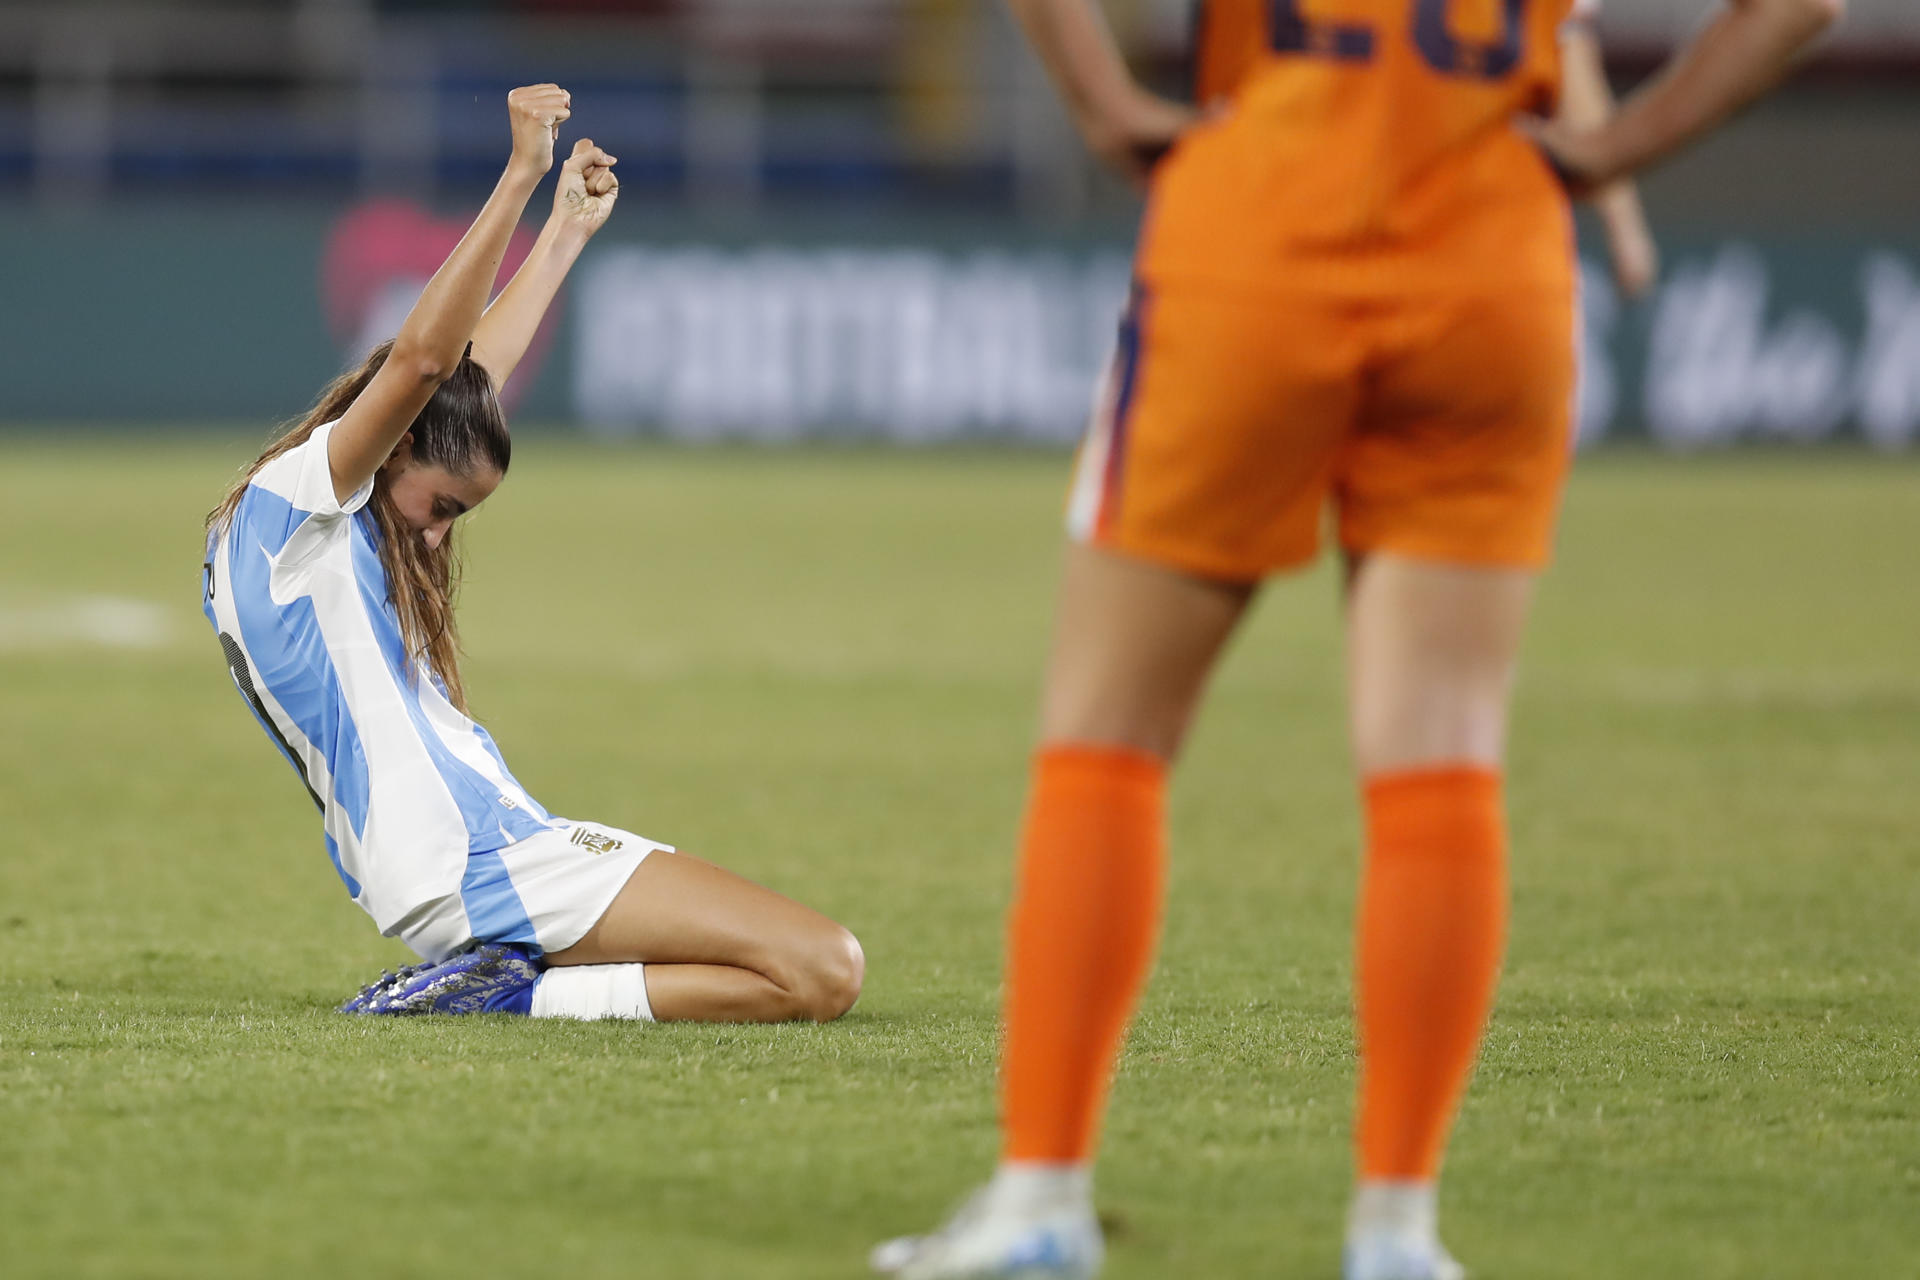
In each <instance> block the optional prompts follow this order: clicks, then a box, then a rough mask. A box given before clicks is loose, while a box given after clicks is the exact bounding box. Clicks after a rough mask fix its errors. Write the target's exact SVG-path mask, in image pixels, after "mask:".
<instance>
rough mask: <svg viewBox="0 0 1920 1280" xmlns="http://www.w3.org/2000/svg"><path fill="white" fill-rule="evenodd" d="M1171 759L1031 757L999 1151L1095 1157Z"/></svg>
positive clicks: (1135, 965)
mask: <svg viewBox="0 0 1920 1280" xmlns="http://www.w3.org/2000/svg"><path fill="white" fill-rule="evenodd" d="M1166 773H1167V771H1166V765H1165V764H1163V763H1162V762H1161V761H1160V760H1159V759H1158V758H1156V757H1154V756H1151V755H1148V754H1146V753H1145V752H1140V751H1133V750H1128V749H1125V748H1114V747H1091V746H1057V747H1049V748H1047V749H1045V750H1043V751H1041V752H1040V754H1039V756H1038V757H1037V758H1036V759H1035V761H1034V774H1033V793H1032V796H1031V798H1030V799H1029V801H1028V809H1027V822H1026V830H1025V833H1024V836H1023V838H1022V842H1021V859H1020V880H1019V888H1018V891H1017V895H1016V898H1015V901H1014V906H1013V920H1012V927H1011V930H1010V935H1011V936H1010V938H1009V957H1008V964H1007V1010H1006V1021H1007V1025H1006V1047H1005V1049H1004V1050H1003V1055H1002V1064H1001V1092H1002V1102H1003V1109H1004V1117H1005V1120H1004V1123H1005V1137H1006V1145H1005V1148H1004V1155H1005V1158H1006V1159H1008V1160H1023V1161H1043V1162H1048V1163H1066V1162H1072V1161H1080V1160H1087V1159H1090V1158H1091V1157H1092V1155H1093V1148H1094V1144H1095V1142H1096V1141H1097V1139H1098V1135H1099V1131H1100V1119H1101V1115H1102V1113H1103V1111H1104V1110H1105V1108H1106V1099H1107V1088H1108V1085H1109V1084H1110V1083H1111V1080H1112V1077H1113V1070H1114V1064H1115V1061H1116V1060H1117V1059H1118V1058H1119V1056H1120V1045H1121V1042H1122V1041H1123V1040H1124V1039H1125V1038H1126V1032H1127V1022H1128V1020H1129V1019H1130V1018H1131V1017H1132V1016H1133V1010H1134V1006H1135V1004H1136V1003H1138V1001H1139V998H1140V992H1141V989H1142V988H1143V987H1145V986H1146V982H1147V974H1148V971H1149V970H1150V969H1151V968H1152V966H1153V952H1154V944H1155V942H1156V941H1157V938H1158V935H1159V932H1160V906H1161V901H1162V899H1163V898H1164V897H1165V895H1166V861H1167V855H1166V832H1165V826H1166Z"/></svg>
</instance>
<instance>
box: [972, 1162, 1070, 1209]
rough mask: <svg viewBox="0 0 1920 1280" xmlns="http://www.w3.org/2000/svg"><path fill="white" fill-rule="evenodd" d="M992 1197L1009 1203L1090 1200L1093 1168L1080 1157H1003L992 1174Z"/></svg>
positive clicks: (1063, 1202) (998, 1201) (1056, 1203)
mask: <svg viewBox="0 0 1920 1280" xmlns="http://www.w3.org/2000/svg"><path fill="white" fill-rule="evenodd" d="M993 1198H994V1200H995V1202H996V1203H998V1204H1002V1205H1006V1206H1009V1207H1011V1206H1015V1205H1020V1206H1052V1205H1059V1204H1085V1203H1091V1202H1092V1200H1093V1169H1092V1168H1091V1167H1090V1166H1089V1165H1088V1164H1087V1163H1086V1162H1085V1161H1082V1160H1071V1161H1061V1162H1058V1163H1056V1162H1053V1161H1047V1160H1003V1161H1001V1162H1000V1167H999V1169H997V1170H995V1172H994V1175H993Z"/></svg>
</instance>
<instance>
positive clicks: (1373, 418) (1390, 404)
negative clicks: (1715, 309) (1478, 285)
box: [1068, 285, 1576, 581]
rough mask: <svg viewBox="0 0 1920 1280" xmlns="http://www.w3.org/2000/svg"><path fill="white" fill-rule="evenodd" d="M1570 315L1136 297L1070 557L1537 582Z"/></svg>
mask: <svg viewBox="0 0 1920 1280" xmlns="http://www.w3.org/2000/svg"><path fill="white" fill-rule="evenodd" d="M1574 340H1575V327H1574V299H1573V298H1572V296H1571V295H1570V293H1569V292H1568V291H1563V290H1555V289H1539V288H1536V289H1531V290H1524V291H1517V292H1514V293H1507V294H1501V293H1491V292H1489V293H1484V294H1479V295H1477V296H1471V297H1469V296H1458V295H1455V296H1435V297H1431V298H1425V299H1407V298H1396V299H1391V300H1384V301H1383V300H1368V301H1354V300H1342V299H1339V298H1334V297H1323V296H1307V295H1301V294H1252V293H1246V294H1231V293H1227V292H1225V291H1222V290H1219V289H1211V288H1206V287H1204V286H1178V285H1168V286H1163V287H1141V288H1139V289H1136V291H1135V295H1134V300H1133V303H1132V305H1131V306H1130V307H1129V309H1128V314H1127V317H1126V320H1125V321H1124V322H1123V324H1122V325H1121V330H1120V344H1119V350H1118V352H1117V354H1116V356H1115V359H1114V364H1113V368H1112V370H1111V372H1110V374H1109V377H1108V380H1107V384H1106V388H1105V390H1104V392H1103V395H1102V397H1101V404H1100V405H1099V407H1098V408H1097V409H1096V411H1095V414H1094V420H1093V424H1092V426H1091V428H1090V429H1089V431H1088V434H1087V438H1086V441H1085V443H1084V444H1083V445H1082V447H1081V452H1080V460H1079V463H1078V466H1077V469H1076V476H1075V480H1074V486H1073V491H1072V495H1071V498H1070V501H1069V511H1068V529H1069V532H1070V533H1071V534H1072V535H1073V537H1074V538H1076V539H1077V540H1079V541H1083V542H1090V543H1092V544H1094V545H1097V546H1101V547H1107V548H1111V549H1113V550H1115V551H1119V552H1122V553H1124V554H1127V555H1132V556H1137V557H1139V558H1141V559H1145V560H1151V561H1154V562H1157V563H1161V564H1166V565H1170V566H1172V567H1175V568H1180V569H1185V570H1187V571H1189V572H1192V573H1198V574H1202V575H1205V576H1208V577H1218V578H1226V579H1232V580H1237V581H1251V580H1253V579H1256V578H1259V577H1262V576H1264V575H1266V574H1268V573H1272V572H1275V571H1277V570H1281V569H1286V568H1291V567H1294V566H1297V565H1300V564H1303V563H1305V562H1306V561H1309V560H1311V559H1312V558H1313V556H1314V554H1315V553H1316V552H1317V551H1318V549H1319V543H1320V529H1321V523H1322V518H1323V517H1322V513H1323V511H1325V510H1326V509H1327V508H1329V507H1331V508H1332V512H1333V517H1334V520H1335V521H1336V522H1337V528H1338V531H1339V539H1340V543H1341V545H1342V546H1343V547H1345V548H1346V549H1347V550H1349V551H1351V552H1358V553H1363V552H1368V551H1394V552H1400V553H1404V554H1406V555H1410V556H1418V557H1420V558H1423V559H1430V560H1439V561H1446V562H1454V563H1461V564H1476V565H1499V566H1514V567H1531V566H1539V565H1543V564H1544V563H1545V562H1546V560H1547V558H1548V555H1549V552H1550V549H1551V545H1552V540H1553V527H1554V522H1555V517H1556V514H1557V512H1558V508H1559V500H1560V491H1561V487H1562V484H1563V481H1564V479H1565V476H1566V471H1567V464H1568V460H1569V453H1570V449H1571V435H1572V420H1573V403H1574V383H1575V372H1576V358H1575V354H1574Z"/></svg>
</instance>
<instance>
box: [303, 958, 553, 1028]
mask: <svg viewBox="0 0 1920 1280" xmlns="http://www.w3.org/2000/svg"><path fill="white" fill-rule="evenodd" d="M541 967H542V966H541V964H540V962H539V961H538V960H536V959H534V957H533V953H532V952H530V951H528V950H527V949H526V948H525V947H517V946H514V945H513V944H512V943H506V942H480V943H475V944H473V945H471V946H469V947H467V948H466V949H465V950H463V951H456V952H455V953H454V954H453V955H451V956H448V957H447V958H446V959H445V960H442V961H440V962H439V963H438V964H416V965H409V966H407V967H406V968H404V969H402V970H400V971H399V972H398V973H389V974H384V975H382V976H381V978H380V979H379V981H377V982H374V983H371V984H369V985H368V986H367V988H366V989H365V990H364V991H362V992H361V993H360V994H359V995H357V996H355V997H354V998H353V999H351V1000H349V1001H347V1003H345V1004H343V1005H341V1006H340V1011H341V1012H342V1013H358V1014H376V1015H380V1016H383V1017H390V1018H409V1017H418V1016H420V1015H422V1014H428V1013H453V1014H461V1013H518V1014H525V1013H528V1012H529V1011H530V1010H531V1008H532V1002H533V984H534V983H535V982H537V981H538V980H539V978H540V970H541Z"/></svg>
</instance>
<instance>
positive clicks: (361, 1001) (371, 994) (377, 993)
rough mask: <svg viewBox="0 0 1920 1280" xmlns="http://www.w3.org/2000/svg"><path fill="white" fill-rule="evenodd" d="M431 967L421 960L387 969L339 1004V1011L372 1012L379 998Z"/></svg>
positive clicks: (386, 995)
mask: <svg viewBox="0 0 1920 1280" xmlns="http://www.w3.org/2000/svg"><path fill="white" fill-rule="evenodd" d="M431 968H433V966H432V965H430V964H428V963H426V962H425V961H422V962H421V963H419V964H410V965H408V966H407V967H406V968H404V969H400V970H397V971H396V970H393V969H389V970H387V971H386V972H385V973H383V974H381V975H380V976H379V977H378V978H375V979H374V980H373V981H372V982H369V983H368V984H367V985H366V986H364V987H362V988H360V994H359V995H356V996H355V997H354V998H353V999H351V1000H349V1001H347V1002H346V1003H345V1004H343V1005H341V1006H340V1008H339V1012H341V1013H372V1012H374V1006H375V1005H377V1004H378V1003H379V1002H380V1001H381V1000H384V999H385V998H387V997H388V996H390V995H391V994H392V993H393V992H395V991H397V990H399V989H400V988H401V987H404V986H405V985H406V984H407V983H409V982H411V981H413V979H414V978H415V977H417V976H419V975H420V974H422V973H425V972H426V971H427V970H428V969H431Z"/></svg>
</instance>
